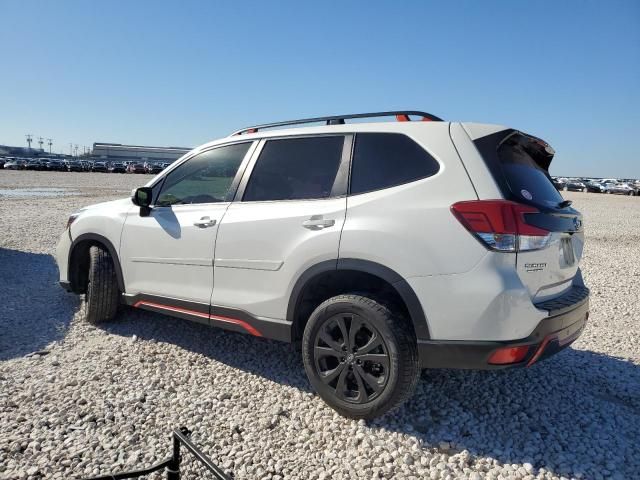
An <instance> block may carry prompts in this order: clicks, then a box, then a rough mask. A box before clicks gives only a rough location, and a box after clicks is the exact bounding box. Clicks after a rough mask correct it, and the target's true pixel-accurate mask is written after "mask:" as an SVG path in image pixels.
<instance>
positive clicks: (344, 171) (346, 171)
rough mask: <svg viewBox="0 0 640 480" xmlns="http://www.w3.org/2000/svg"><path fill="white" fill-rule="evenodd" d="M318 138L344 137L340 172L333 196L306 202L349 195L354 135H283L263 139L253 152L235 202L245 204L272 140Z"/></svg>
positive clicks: (334, 183) (337, 174) (337, 175)
mask: <svg viewBox="0 0 640 480" xmlns="http://www.w3.org/2000/svg"><path fill="white" fill-rule="evenodd" d="M317 137H343V138H344V143H343V145H342V153H341V157H340V165H339V166H338V172H337V173H336V179H335V180H334V182H333V187H332V188H331V195H330V196H329V197H327V198H315V199H306V200H305V201H310V200H311V201H314V200H328V199H331V198H338V197H344V196H346V195H347V190H348V188H349V184H350V173H351V156H352V154H353V145H354V143H355V142H354V134H353V133H342V132H341V133H321V134H315V135H313V134H312V135H283V136H274V137H265V138H261V139H260V140H259V142H258V145H257V146H256V148H255V150H254V151H253V154H252V157H251V159H250V161H249V162H248V164H247V167H246V169H245V171H244V175H243V176H242V180H240V184H239V186H238V189H237V191H236V194H235V196H234V198H233V201H234V202H243V200H242V197H244V192H245V190H246V188H247V184H248V183H249V179H250V178H251V174H252V173H253V170H254V168H255V166H256V163H257V162H258V159H259V158H260V154H261V153H262V150H263V149H264V146H265V145H266V143H267V142H268V141H270V140H287V139H297V138H317ZM296 201H300V199H292V200H247V201H246V203H255V202H296Z"/></svg>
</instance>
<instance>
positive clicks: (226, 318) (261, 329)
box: [122, 293, 291, 342]
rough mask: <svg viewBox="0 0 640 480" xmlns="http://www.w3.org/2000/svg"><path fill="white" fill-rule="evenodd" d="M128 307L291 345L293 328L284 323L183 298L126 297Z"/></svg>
mask: <svg viewBox="0 0 640 480" xmlns="http://www.w3.org/2000/svg"><path fill="white" fill-rule="evenodd" d="M122 298H123V300H124V303H125V304H127V305H130V306H132V307H135V308H142V309H144V310H150V311H153V312H156V313H162V314H165V315H170V316H172V317H177V318H181V319H184V320H191V321H194V322H198V323H202V324H204V325H210V326H212V327H220V328H223V329H225V330H231V331H234V332H240V333H249V334H251V335H253V336H255V337H265V338H270V339H273V340H279V341H282V342H290V341H291V324H290V323H289V322H286V321H283V320H276V319H272V318H261V317H256V316H254V315H251V314H250V313H249V312H246V311H244V310H240V309H237V308H230V307H222V306H219V305H211V306H209V304H206V303H200V302H192V301H189V300H182V299H179V298H170V297H162V296H158V295H150V294H146V293H138V294H136V295H126V294H125V295H123V296H122Z"/></svg>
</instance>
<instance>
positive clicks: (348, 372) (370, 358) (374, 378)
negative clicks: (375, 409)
mask: <svg viewBox="0 0 640 480" xmlns="http://www.w3.org/2000/svg"><path fill="white" fill-rule="evenodd" d="M314 358H315V367H316V371H317V372H318V375H319V377H320V380H322V382H323V383H324V384H325V385H326V386H327V387H328V388H330V389H331V390H333V392H334V395H335V396H336V398H339V399H341V400H344V401H346V402H350V403H360V404H362V403H366V402H369V401H371V400H373V399H375V398H376V397H377V396H378V395H380V392H382V390H383V389H384V387H385V386H386V384H387V380H388V379H389V363H390V361H389V351H388V348H387V346H386V344H385V342H384V339H383V338H382V336H381V335H380V332H378V330H377V329H376V328H375V327H374V326H373V325H372V324H371V323H370V322H369V321H367V319H366V318H363V317H362V316H360V315H357V314H354V313H340V314H337V315H334V316H333V317H330V318H328V319H327V320H326V321H325V322H324V323H323V325H322V326H321V327H320V330H319V331H318V333H317V335H316V338H315V345H314Z"/></svg>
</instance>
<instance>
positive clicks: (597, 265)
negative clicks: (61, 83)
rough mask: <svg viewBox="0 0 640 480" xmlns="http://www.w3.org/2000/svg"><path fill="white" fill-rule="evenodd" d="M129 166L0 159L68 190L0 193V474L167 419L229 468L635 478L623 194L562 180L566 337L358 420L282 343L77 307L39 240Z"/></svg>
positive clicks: (429, 376) (167, 427)
mask: <svg viewBox="0 0 640 480" xmlns="http://www.w3.org/2000/svg"><path fill="white" fill-rule="evenodd" d="M147 178H148V177H143V176H135V175H113V174H111V175H109V174H88V173H69V174H67V173H46V172H13V171H0V189H5V188H16V187H20V188H24V187H62V188H69V189H72V190H73V191H75V192H76V193H78V194H77V195H75V196H68V197H51V198H47V197H42V198H26V199H19V198H14V197H11V198H9V197H1V196H0V221H1V223H2V229H1V230H0V289H1V291H2V292H3V301H2V303H1V304H0V425H2V429H1V431H0V478H3V479H4V478H7V479H9V478H10V479H13V478H19V479H38V478H43V477H47V478H69V477H72V478H77V477H82V476H87V475H96V474H99V473H108V472H111V471H114V470H115V471H117V470H119V469H121V468H131V467H133V466H136V467H137V466H142V465H149V464H151V463H152V462H154V461H157V460H159V459H161V458H163V457H165V456H166V455H168V453H169V450H170V441H169V435H170V431H171V430H172V429H173V428H175V427H177V426H182V425H186V426H188V427H189V428H190V429H191V430H192V431H193V438H194V440H195V442H196V444H198V445H200V446H201V447H202V449H203V450H204V451H205V452H206V453H207V454H208V455H210V456H211V457H212V459H213V460H214V461H215V462H217V463H219V464H220V465H222V466H223V467H224V468H225V469H230V470H233V471H234V472H235V476H236V477H237V478H252V479H253V478H256V479H262V478H271V479H278V478H291V479H322V478H391V477H393V478H443V479H444V478H451V479H454V478H470V479H479V478H524V479H533V478H562V477H565V478H572V477H573V478H594V479H599V478H619V479H623V478H625V479H627V478H639V475H640V454H639V450H638V446H639V445H640V368H639V365H640V334H639V329H638V317H639V314H640V298H639V297H640V295H639V292H640V198H633V197H631V198H630V197H619V196H611V195H597V194H584V193H568V194H567V195H566V196H567V197H568V198H570V199H572V200H574V204H575V206H576V207H577V208H578V209H580V210H581V211H583V213H584V214H585V216H586V228H587V245H586V251H585V256H584V259H583V270H584V274H585V279H586V281H587V283H588V285H589V286H590V287H591V289H592V300H591V302H592V303H591V305H592V310H591V317H590V321H589V324H588V326H587V328H586V331H585V332H584V334H583V335H582V337H581V338H580V339H579V340H578V341H577V342H576V343H575V344H574V345H573V347H572V348H569V349H567V350H565V351H564V352H562V353H560V354H558V355H556V356H555V357H553V358H551V359H549V360H547V361H545V362H542V363H540V364H538V365H536V366H535V367H534V368H531V369H523V370H515V371H501V372H462V371H429V372H426V373H425V374H423V379H422V380H421V382H420V383H419V385H418V388H417V391H416V394H415V395H414V396H413V398H412V399H411V400H410V401H409V402H408V403H407V404H406V405H405V406H403V407H402V408H401V409H399V410H397V411H395V412H393V413H391V414H388V415H386V416H385V417H383V418H380V419H378V420H376V421H374V422H369V423H366V422H364V421H359V422H358V421H352V420H347V419H344V418H342V417H340V416H338V415H337V414H335V413H334V412H333V411H332V410H331V409H330V408H328V407H327V406H326V405H325V404H324V403H323V402H322V401H321V400H320V399H319V398H318V397H317V396H316V395H314V394H313V392H312V391H311V390H310V386H309V383H308V381H307V380H306V377H305V376H304V372H303V367H302V362H301V360H300V355H299V353H298V352H297V351H296V349H295V348H294V347H292V346H289V345H286V344H281V343H278V342H273V341H268V340H262V339H256V338H253V337H249V336H244V335H241V334H235V333H229V332H223V331H221V330H217V329H210V328H208V327H205V326H201V325H198V324H191V323H188V322H185V321H181V320H174V319H171V318H168V317H164V316H161V315H157V314H153V313H149V312H144V311H133V310H123V311H122V313H121V315H120V317H119V319H118V320H117V321H115V322H113V323H111V324H110V325H108V326H105V327H101V328H95V327H91V326H88V325H86V324H84V323H83V322H82V313H81V309H82V307H81V303H80V302H79V300H78V299H77V298H76V297H75V296H74V295H71V294H67V293H65V292H64V291H63V290H61V289H60V288H59V287H58V285H57V269H56V266H55V263H54V260H53V258H52V256H51V254H52V253H53V251H54V247H55V244H56V242H57V238H58V236H59V234H60V233H61V231H62V229H63V228H64V224H65V221H66V218H67V216H68V215H69V214H70V213H72V212H73V211H74V210H76V209H77V208H79V207H80V206H83V205H87V204H91V203H96V202H99V201H104V200H108V199H112V198H118V197H122V196H124V195H126V194H128V193H129V192H130V190H131V188H133V187H134V186H137V185H141V184H143V183H145V182H146V181H147ZM34 352H35V353H34ZM187 478H189V477H187ZM191 478H200V476H199V475H194V476H193V477H191Z"/></svg>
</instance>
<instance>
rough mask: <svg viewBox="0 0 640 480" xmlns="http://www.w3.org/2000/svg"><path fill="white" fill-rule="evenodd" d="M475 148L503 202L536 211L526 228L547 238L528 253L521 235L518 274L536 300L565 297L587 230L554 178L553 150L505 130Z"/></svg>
mask: <svg viewBox="0 0 640 480" xmlns="http://www.w3.org/2000/svg"><path fill="white" fill-rule="evenodd" d="M474 143H475V144H476V147H477V148H478V150H479V152H480V153H481V155H482V156H483V158H484V160H485V162H486V163H487V166H488V167H489V170H490V171H491V173H492V175H493V177H494V179H495V180H496V182H497V184H498V186H499V188H500V190H501V191H502V193H503V195H504V198H505V199H507V200H510V201H513V202H516V203H518V204H523V205H526V206H528V207H533V208H530V210H531V211H530V212H527V213H523V214H522V215H523V217H524V218H523V220H524V223H526V224H527V225H529V226H531V227H533V228H534V229H539V231H538V232H536V234H537V235H541V234H542V235H545V236H546V237H547V239H546V240H545V241H544V244H543V245H540V244H539V243H538V244H536V245H529V247H530V248H527V245H526V241H527V240H526V238H524V239H523V237H522V236H521V239H520V248H519V249H518V251H517V253H516V267H517V271H518V275H519V276H520V279H521V281H522V282H523V284H524V285H525V286H526V287H527V288H528V290H529V294H530V295H531V299H532V301H533V302H534V303H540V302H544V301H547V300H551V299H553V298H556V297H559V296H561V295H562V294H564V293H566V292H567V291H568V290H569V289H570V288H571V287H572V283H573V279H574V277H575V276H576V274H577V273H578V264H579V262H580V259H581V257H582V251H583V245H584V230H583V222H582V215H581V214H580V212H578V211H577V210H575V209H574V208H572V207H571V202H570V201H566V200H564V199H563V198H562V196H561V195H560V193H559V192H558V191H557V190H556V188H555V186H554V185H553V182H552V180H551V177H550V176H549V171H548V170H549V165H550V164H551V161H552V160H553V156H554V154H555V152H554V150H553V149H552V148H551V147H550V146H549V145H548V144H547V143H546V142H544V141H543V140H541V139H539V138H536V137H533V136H530V135H527V134H524V133H522V132H519V131H516V130H503V131H501V132H497V133H494V134H491V135H487V136H485V137H482V138H478V139H476V140H475V141H474ZM545 232H546V233H545ZM524 237H526V236H524Z"/></svg>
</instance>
